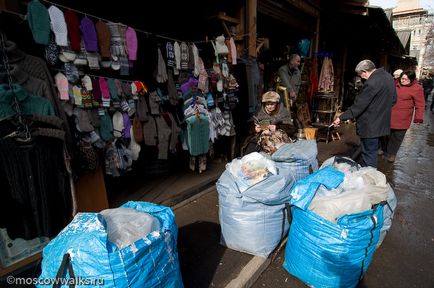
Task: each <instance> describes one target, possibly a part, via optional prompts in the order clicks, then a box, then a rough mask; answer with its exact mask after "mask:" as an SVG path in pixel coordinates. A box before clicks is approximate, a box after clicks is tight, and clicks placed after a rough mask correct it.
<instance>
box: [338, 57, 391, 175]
mask: <svg viewBox="0 0 434 288" xmlns="http://www.w3.org/2000/svg"><path fill="white" fill-rule="evenodd" d="M355 71H356V73H357V75H359V76H360V77H361V78H362V79H365V80H366V81H365V83H364V84H363V87H362V91H361V92H360V94H359V95H358V96H357V97H356V99H355V101H354V104H353V105H351V107H349V108H348V109H347V110H346V111H345V112H344V113H342V114H341V115H340V116H339V117H337V118H336V119H335V120H334V121H333V125H334V126H339V124H340V122H341V121H345V120H349V119H356V131H357V135H359V137H360V144H361V148H362V159H363V165H364V166H372V167H377V150H378V146H379V139H380V137H381V136H385V135H389V133H390V115H391V111H392V106H393V105H394V104H395V102H396V97H397V96H396V88H395V82H394V81H393V78H392V76H391V75H390V74H389V73H387V72H386V71H385V70H384V69H383V68H378V69H376V68H375V64H374V63H373V62H372V61H371V60H363V61H361V62H360V63H359V64H357V66H356V69H355Z"/></svg>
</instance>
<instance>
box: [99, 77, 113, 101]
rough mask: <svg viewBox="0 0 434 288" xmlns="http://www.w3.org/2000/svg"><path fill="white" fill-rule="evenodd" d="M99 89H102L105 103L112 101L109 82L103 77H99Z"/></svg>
mask: <svg viewBox="0 0 434 288" xmlns="http://www.w3.org/2000/svg"><path fill="white" fill-rule="evenodd" d="M98 82H99V88H100V89H101V96H102V99H103V101H104V100H110V91H109V88H108V84H107V81H106V80H105V79H104V78H103V77H99V79H98Z"/></svg>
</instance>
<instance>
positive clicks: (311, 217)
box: [283, 166, 384, 287]
mask: <svg viewBox="0 0 434 288" xmlns="http://www.w3.org/2000/svg"><path fill="white" fill-rule="evenodd" d="M343 177H344V174H343V173H342V172H340V171H337V170H335V169H333V168H332V167H330V166H328V167H325V168H323V169H320V170H319V171H318V172H316V173H314V174H312V175H309V176H307V177H305V178H304V179H302V180H301V181H299V182H297V184H296V185H295V186H294V187H293V188H292V189H291V195H292V196H293V200H292V201H291V204H292V205H294V206H293V209H292V213H293V215H292V216H293V220H292V224H291V230H290V231H289V236H288V242H287V245H286V248H285V260H284V263H283V267H284V268H285V269H286V270H287V271H288V272H289V273H290V274H292V275H294V276H295V277H297V278H299V279H300V280H302V281H303V282H305V283H306V284H307V285H309V286H311V287H356V286H357V284H358V283H359V281H360V279H361V278H362V277H363V275H364V274H365V272H366V270H367V268H368V267H369V264H370V263H371V261H372V256H373V253H374V251H375V248H376V244H377V243H378V241H379V238H380V229H381V228H382V226H383V208H384V205H376V206H374V207H373V209H369V210H367V211H364V212H360V213H354V214H350V215H344V216H342V217H340V218H338V219H337V221H336V224H334V223H331V222H329V221H327V220H326V219H324V218H322V217H320V216H318V215H316V214H314V213H313V212H311V211H309V210H308V209H307V207H308V206H309V204H310V202H311V200H312V198H313V197H314V195H315V193H316V191H317V190H318V188H319V187H320V185H325V186H326V187H327V188H328V189H333V188H336V187H337V186H338V185H339V184H340V183H341V182H342V181H343Z"/></svg>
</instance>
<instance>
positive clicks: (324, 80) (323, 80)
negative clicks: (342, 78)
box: [318, 56, 334, 92]
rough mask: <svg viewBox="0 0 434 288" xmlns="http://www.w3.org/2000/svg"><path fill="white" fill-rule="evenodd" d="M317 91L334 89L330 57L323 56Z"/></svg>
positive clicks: (331, 90)
mask: <svg viewBox="0 0 434 288" xmlns="http://www.w3.org/2000/svg"><path fill="white" fill-rule="evenodd" d="M318 91H321V92H333V91H334V71H333V63H332V59H330V58H329V57H327V56H326V57H325V58H324V61H323V63H322V67H321V74H320V75H319V82H318Z"/></svg>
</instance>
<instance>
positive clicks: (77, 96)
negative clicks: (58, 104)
mask: <svg viewBox="0 0 434 288" xmlns="http://www.w3.org/2000/svg"><path fill="white" fill-rule="evenodd" d="M72 95H73V97H74V104H75V106H78V107H81V106H83V101H82V100H83V98H82V97H81V89H80V87H78V86H75V85H74V86H73V87H72Z"/></svg>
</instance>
